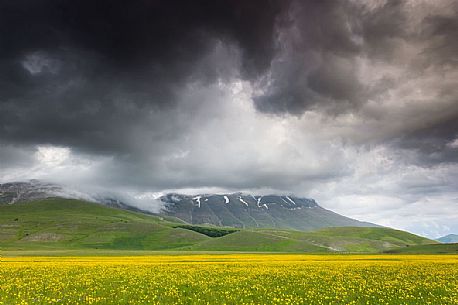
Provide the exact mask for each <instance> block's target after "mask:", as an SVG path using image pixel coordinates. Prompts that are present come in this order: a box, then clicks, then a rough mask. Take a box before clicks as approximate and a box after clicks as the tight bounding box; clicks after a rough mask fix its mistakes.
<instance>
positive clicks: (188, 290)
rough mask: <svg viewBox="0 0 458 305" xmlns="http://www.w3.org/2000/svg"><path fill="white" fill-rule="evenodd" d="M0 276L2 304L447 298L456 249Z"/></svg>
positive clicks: (124, 262)
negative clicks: (434, 252)
mask: <svg viewBox="0 0 458 305" xmlns="http://www.w3.org/2000/svg"><path fill="white" fill-rule="evenodd" d="M234 234H237V233H234ZM231 235H233V234H230V235H228V236H231ZM0 283H1V290H0V304H30V303H33V304H54V303H57V304H444V305H446V304H456V303H457V300H458V289H456V288H457V287H458V256H456V255H448V256H444V255H442V256H434V255H426V256H421V255H416V256H411V255H407V256H405V255H291V254H290V255H273V254H270V255H266V254H230V255H199V254H195V255H156V256H143V257H138V256H136V257H129V256H122V257H107V256H103V257H92V256H89V257H15V258H3V260H2V268H1V269H0Z"/></svg>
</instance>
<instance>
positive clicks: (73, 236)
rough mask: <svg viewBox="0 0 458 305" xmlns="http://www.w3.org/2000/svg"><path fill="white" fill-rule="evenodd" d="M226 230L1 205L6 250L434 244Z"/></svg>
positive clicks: (86, 209) (370, 232)
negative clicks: (229, 232)
mask: <svg viewBox="0 0 458 305" xmlns="http://www.w3.org/2000/svg"><path fill="white" fill-rule="evenodd" d="M229 230H233V229H229V228H214V227H213V228H210V227H198V226H189V225H185V224H183V223H182V222H180V221H179V220H177V219H175V218H164V217H159V216H152V215H146V214H142V213H136V212H131V211H125V210H120V209H115V208H109V207H106V206H102V205H98V204H94V203H88V202H83V201H79V200H70V199H61V198H55V199H47V200H41V201H34V202H28V203H20V204H13V205H0V249H4V250H33V251H38V250H41V251H47V250H58V249H60V250H85V249H91V250H97V249H99V250H105V251H108V250H112V251H116V250H154V251H165V250H173V251H179V250H181V251H183V250H184V251H248V252H252V251H257V252H308V253H326V252H339V251H340V252H366V253H374V252H380V251H384V250H388V249H393V248H402V247H405V246H407V245H422V244H428V243H437V242H435V241H432V240H429V239H426V238H423V237H419V236H416V235H413V234H410V233H407V232H403V231H398V230H393V229H389V228H361V227H354V228H352V227H346V228H328V229H321V230H317V231H313V232H303V231H292V230H279V229H257V230H255V229H241V230H240V231H237V232H232V231H231V234H227V233H228V231H229ZM219 233H221V234H219ZM225 234H227V235H225ZM209 235H210V236H209Z"/></svg>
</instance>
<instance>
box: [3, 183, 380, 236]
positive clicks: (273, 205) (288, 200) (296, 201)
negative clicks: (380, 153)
mask: <svg viewBox="0 0 458 305" xmlns="http://www.w3.org/2000/svg"><path fill="white" fill-rule="evenodd" d="M52 197H59V198H70V199H80V200H85V201H91V202H97V203H101V204H104V205H107V206H110V207H115V208H120V209H124V210H130V211H135V212H141V213H146V214H153V213H152V212H151V210H153V209H148V205H142V207H143V208H142V209H140V208H138V207H137V206H136V205H135V204H134V203H131V202H129V201H128V200H125V199H124V200H120V199H118V198H114V197H113V196H104V195H100V194H98V195H89V194H86V193H83V192H79V191H75V190H73V189H70V188H67V187H64V186H60V185H56V184H52V183H45V182H41V181H38V180H31V181H29V182H13V183H5V184H0V204H1V203H7V204H14V203H20V202H29V201H33V200H40V199H45V198H52ZM159 201H160V202H161V205H162V206H163V208H162V209H161V211H160V212H159V213H156V214H158V215H160V216H172V217H176V218H178V219H181V220H183V221H185V222H187V223H189V224H195V225H212V226H223V227H235V228H279V229H293V230H301V231H307V230H314V229H318V228H325V227H375V226H377V225H375V224H372V223H367V222H361V221H358V220H355V219H351V218H348V217H345V216H342V215H339V214H337V213H334V212H332V211H329V210H327V209H324V208H322V207H321V206H319V205H318V204H317V203H316V202H315V200H313V199H307V198H299V197H296V196H281V195H268V196H255V195H249V194H243V193H233V194H201V195H194V196H189V195H183V194H176V193H171V194H166V195H164V196H161V197H159ZM154 204H155V205H156V206H157V201H154ZM152 206H153V200H151V207H152Z"/></svg>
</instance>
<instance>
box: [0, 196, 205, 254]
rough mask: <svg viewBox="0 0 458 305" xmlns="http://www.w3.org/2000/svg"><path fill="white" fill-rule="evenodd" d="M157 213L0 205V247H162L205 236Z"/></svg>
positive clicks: (65, 204) (51, 202) (59, 202)
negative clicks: (154, 214) (177, 226)
mask: <svg viewBox="0 0 458 305" xmlns="http://www.w3.org/2000/svg"><path fill="white" fill-rule="evenodd" d="M176 224H177V223H175V222H171V221H170V220H167V219H164V218H162V217H156V216H150V215H146V214H141V213H135V212H130V211H125V210H120V209H115V208H109V207H105V206H102V205H98V204H94V203H87V202H83V201H79V200H71V199H58V198H56V199H47V200H41V201H34V202H29V203H19V204H13V205H1V206H0V228H1V230H0V247H2V248H4V249H6V248H10V249H42V248H49V249H55V248H60V249H62V248H69V249H80V248H94V249H95V248H99V249H138V250H141V249H148V250H166V249H173V248H178V247H182V246H187V245H191V244H194V243H196V242H199V241H204V240H206V239H208V238H210V237H208V236H206V235H203V234H199V233H197V232H194V231H190V230H186V229H183V228H174V226H176Z"/></svg>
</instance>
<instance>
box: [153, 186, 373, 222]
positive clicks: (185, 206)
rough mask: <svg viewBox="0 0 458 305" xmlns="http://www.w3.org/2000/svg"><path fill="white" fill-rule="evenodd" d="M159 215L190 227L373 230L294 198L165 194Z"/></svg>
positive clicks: (310, 200)
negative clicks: (357, 228)
mask: <svg viewBox="0 0 458 305" xmlns="http://www.w3.org/2000/svg"><path fill="white" fill-rule="evenodd" d="M160 200H161V201H162V202H163V203H164V209H163V211H162V213H163V214H164V215H168V216H174V217H177V218H179V219H182V220H184V221H186V222H188V223H191V224H210V225H216V226H228V227H237V228H283V229H296V230H313V229H317V228H324V227H349V226H351V227H374V226H376V225H374V224H371V223H367V222H361V221H358V220H355V219H351V218H348V217H344V216H342V215H339V214H337V213H334V212H332V211H329V210H326V209H324V208H322V207H321V206H319V205H318V204H317V203H316V202H315V200H313V199H307V198H299V197H295V196H280V195H268V196H254V195H248V194H242V193H234V194H221V195H220V194H218V195H215V194H208V195H196V196H188V195H181V194H167V195H165V196H162V197H161V198H160Z"/></svg>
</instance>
